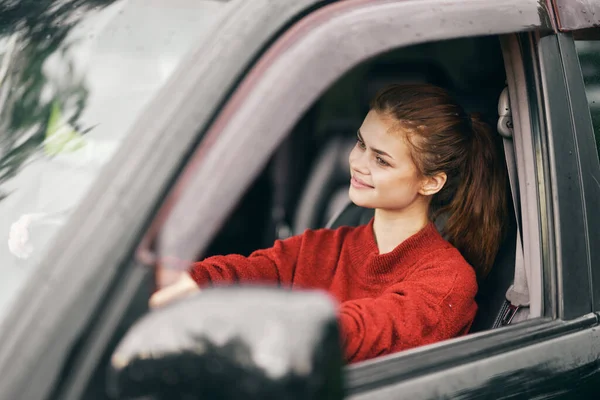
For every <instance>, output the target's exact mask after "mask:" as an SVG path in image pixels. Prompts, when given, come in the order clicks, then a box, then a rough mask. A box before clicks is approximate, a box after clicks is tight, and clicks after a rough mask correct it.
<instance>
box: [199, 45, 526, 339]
mask: <svg viewBox="0 0 600 400" xmlns="http://www.w3.org/2000/svg"><path fill="white" fill-rule="evenodd" d="M392 83H432V84H435V85H438V86H441V87H444V88H445V89H447V90H449V92H450V93H451V94H452V95H453V96H454V97H455V98H456V99H457V101H458V102H459V103H460V104H461V105H462V106H463V107H464V108H465V110H466V111H467V112H469V113H474V112H475V113H479V114H481V116H482V117H483V119H484V120H485V121H486V122H487V123H488V124H490V126H491V127H493V128H495V127H496V125H497V121H498V100H499V97H500V93H501V92H502V90H503V89H504V88H505V86H506V75H505V70H504V63H503V59H502V52H501V48H500V43H499V40H498V38H497V37H478V38H465V39H455V40H450V41H441V42H433V43H426V44H420V45H415V46H411V47H407V48H402V49H398V50H394V51H391V52H389V53H387V54H383V55H381V56H379V57H376V58H374V59H371V60H369V61H367V62H365V63H363V64H361V65H359V66H357V67H356V68H354V69H352V70H351V71H349V72H348V73H347V74H346V75H344V76H343V77H342V78H340V79H339V80H338V81H337V82H336V83H335V84H334V85H333V86H332V87H330V88H329V90H328V91H327V92H326V93H324V94H323V95H322V96H321V98H320V99H319V100H318V101H317V102H316V103H315V104H314V105H313V106H312V107H311V108H310V109H309V110H308V111H307V112H306V113H305V115H304V117H303V118H302V119H301V120H300V121H299V122H298V123H297V124H296V126H295V128H294V129H293V130H292V132H291V133H290V135H288V137H287V139H286V140H285V142H284V143H282V144H281V145H280V146H279V148H278V150H277V152H276V153H275V154H274V156H273V158H272V160H271V162H270V163H269V165H268V166H267V168H265V170H264V172H263V173H262V174H261V176H260V177H259V178H258V179H257V181H256V182H255V184H254V185H253V186H252V187H251V189H250V190H249V191H248V193H247V194H246V196H245V197H244V198H243V200H242V201H241V202H240V203H239V205H238V207H237V209H236V211H235V212H234V213H233V215H232V216H231V217H230V219H229V221H228V222H227V223H226V224H225V225H224V226H225V227H224V228H223V229H222V231H221V233H220V234H219V235H218V236H217V237H216V239H215V240H214V242H213V243H212V245H211V246H210V247H209V249H208V251H207V254H205V255H204V257H206V256H208V255H213V254H230V253H238V254H249V253H250V252H252V251H253V250H256V249H259V248H265V247H270V246H271V245H272V244H273V242H274V240H276V239H282V238H285V237H288V236H290V235H296V234H301V233H302V232H303V231H304V230H306V229H318V228H325V227H331V228H335V227H339V226H342V225H349V226H355V225H360V224H365V223H367V222H368V221H369V219H370V218H371V217H372V216H373V210H369V209H362V208H360V207H357V206H355V205H353V204H351V203H350V201H349V198H348V187H349V180H350V174H349V168H348V154H349V152H350V150H351V149H352V147H353V146H354V145H355V143H356V131H357V129H358V128H359V127H360V124H361V123H362V119H363V118H364V116H365V115H366V113H367V112H368V109H369V101H370V99H372V98H373V97H374V96H375V94H376V93H377V91H378V90H380V89H381V88H383V87H384V86H386V85H388V84H392ZM498 142H499V147H500V151H501V150H502V149H501V147H502V141H501V138H500V135H498ZM507 188H508V190H510V187H509V186H508V182H507ZM507 201H508V202H509V213H508V215H509V219H508V220H507V221H506V234H505V238H504V240H503V243H502V244H501V247H500V250H499V252H498V255H497V257H496V261H495V265H494V267H493V269H492V272H491V273H490V275H489V276H488V277H487V278H486V279H485V280H484V281H482V282H480V283H479V285H480V289H479V293H478V298H477V303H478V305H479V311H478V314H477V317H476V320H475V321H474V323H473V326H472V328H471V332H478V331H482V330H486V329H491V328H492V327H496V326H499V325H500V324H499V322H500V319H501V318H502V314H503V310H502V307H503V304H504V302H505V294H506V291H507V289H508V288H509V286H510V285H511V283H512V281H513V276H514V262H515V241H516V234H517V226H516V222H515V217H514V209H513V206H512V202H511V199H510V196H509V198H508V199H507ZM436 223H438V221H436ZM440 224H441V222H440V223H439V224H438V227H441V225H440ZM257 232H260V234H258V235H257V234H256V233H257Z"/></svg>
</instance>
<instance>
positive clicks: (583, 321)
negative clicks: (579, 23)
mask: <svg viewBox="0 0 600 400" xmlns="http://www.w3.org/2000/svg"><path fill="white" fill-rule="evenodd" d="M363 3H366V1H364V0H347V1H345V2H343V3H340V4H334V5H331V6H328V7H332V8H333V9H334V11H335V12H336V13H337V14H336V13H332V14H330V15H328V17H331V16H332V15H340V14H341V10H343V9H344V7H349V8H350V7H351V6H353V5H360V4H363ZM381 4H384V5H390V4H396V3H394V2H391V1H390V2H381V3H378V5H381ZM512 4H513V5H514V6H515V7H516V6H517V5H516V3H512ZM402 5H403V6H404V7H407V8H406V9H405V10H404V11H407V10H409V9H410V8H409V7H415V8H416V9H417V10H418V12H416V11H415V10H411V11H415V14H416V15H419V12H423V11H424V10H425V9H426V10H427V11H428V12H429V13H430V14H429V18H430V19H428V20H427V22H428V26H427V27H428V28H431V27H432V25H431V24H432V23H433V22H434V21H435V18H434V16H435V17H437V18H440V19H438V20H437V21H436V22H437V23H438V24H440V23H441V20H444V18H441V15H442V14H441V11H440V9H438V8H435V7H433V5H435V4H434V3H428V4H423V3H422V2H421V3H418V2H411V1H406V2H402ZM538 5H539V4H538V3H537V2H536V3H535V9H536V12H538V11H539V8H538ZM472 6H474V4H471V3H469V4H468V5H465V6H464V7H462V6H457V7H461V11H462V18H463V19H464V22H465V23H467V24H469V25H471V26H477V27H478V29H480V30H479V31H470V33H466V34H465V32H464V31H460V32H462V35H464V36H471V35H477V34H499V33H513V32H519V31H531V30H533V29H536V28H538V29H542V30H546V31H548V30H549V29H550V27H549V25H546V23H545V22H546V21H543V20H542V19H540V20H538V22H536V23H534V24H533V25H531V24H529V25H528V26H520V25H519V26H517V25H511V24H510V23H507V25H502V26H505V29H506V30H500V31H499V32H497V31H495V30H494V29H497V27H494V28H492V29H490V27H489V25H486V26H485V27H484V26H483V25H484V24H486V22H482V21H478V22H476V21H474V20H475V18H474V16H475V15H476V14H470V13H469V12H468V11H467V12H465V10H468V9H469V7H472ZM475 6H479V7H489V10H493V11H498V10H497V9H496V8H495V5H488V6H486V5H485V4H475ZM529 6H533V2H531V3H529ZM370 7H377V5H375V4H371V5H370ZM419 7H421V8H419ZM523 7H527V5H523V4H522V2H519V4H518V8H517V9H516V10H517V11H521V10H522V9H523ZM322 11H323V10H319V11H317V13H319V12H322ZM470 11H474V10H473V9H471V10H470ZM388 12H389V10H388ZM478 13H479V14H477V15H481V9H479V10H478ZM363 16H364V15H363ZM444 16H447V14H446V15H444ZM310 17H311V16H309V17H307V18H310ZM386 17H387V18H388V19H387V20H386V22H388V23H389V21H391V20H392V18H391V16H390V15H386ZM507 17H508V16H502V18H499V17H498V15H497V13H496V15H495V18H497V19H499V20H502V21H508V20H510V18H507ZM315 18H320V22H321V23H322V24H326V23H331V19H329V20H326V18H325V17H324V16H323V15H319V16H318V17H315ZM457 18H458V19H459V20H460V18H461V17H457ZM412 22H413V24H414V20H413V21H412ZM512 22H514V21H512ZM471 23H472V24H471ZM503 23H504V22H503ZM536 24H537V25H536ZM322 27H323V26H318V27H314V26H313V27H311V26H310V25H309V24H308V23H307V22H305V21H304V24H301V25H300V27H298V26H296V27H295V28H293V29H292V31H291V32H292V33H290V32H287V33H286V34H290V35H292V34H296V35H301V34H306V33H308V32H315V31H316V29H320V28H322ZM436 27H439V26H434V27H433V28H434V29H430V30H435V28H436ZM309 28H311V29H312V30H310V29H309ZM454 29H456V30H458V28H457V27H456V26H455V27H454ZM444 32H445V33H444V34H445V36H442V37H436V36H435V35H432V36H428V34H427V33H420V32H418V33H420V35H417V36H416V37H418V38H419V39H418V40H415V41H412V42H406V43H398V42H394V45H393V48H398V47H403V46H406V45H409V44H415V43H417V42H424V41H433V40H441V39H448V38H450V37H452V38H454V37H459V36H452V35H451V34H448V32H447V31H444ZM460 32H459V33H460ZM437 33H438V34H439V32H437ZM457 35H458V34H457ZM284 36H285V35H284ZM292 44H293V43H288V42H285V41H284V40H282V41H281V42H277V43H276V44H275V45H274V47H273V48H271V49H270V51H268V52H267V53H266V55H265V57H264V58H263V59H261V60H259V62H258V64H257V65H256V66H255V68H254V69H253V70H252V71H251V72H250V74H249V75H248V76H247V78H246V80H244V81H243V82H242V83H241V85H240V87H239V88H238V91H237V92H236V93H234V94H233V96H232V98H231V100H230V102H229V103H227V104H226V105H225V107H224V110H223V111H222V113H221V114H220V115H219V117H218V118H217V119H216V120H215V123H214V125H213V126H212V127H211V128H210V129H209V131H208V133H207V137H206V142H204V143H201V144H200V146H199V148H198V149H197V150H196V153H195V155H194V156H192V161H191V163H190V164H189V165H188V166H187V168H186V169H185V170H184V172H183V174H182V176H181V177H180V180H179V182H178V183H177V184H176V185H175V189H174V191H173V193H174V194H173V195H172V196H171V197H170V198H169V200H168V201H167V204H168V207H174V208H172V209H168V210H166V211H165V210H163V211H164V213H167V214H168V213H169V212H170V213H171V214H170V215H169V216H168V217H167V218H173V220H171V221H170V222H171V223H173V222H175V224H174V226H177V227H178V228H181V227H182V226H185V228H184V229H178V230H177V232H178V233H179V234H178V235H176V241H182V242H181V243H183V242H185V241H186V239H185V237H186V236H187V237H193V240H194V242H195V244H194V245H192V244H190V246H192V248H191V251H190V254H198V253H200V252H201V251H202V248H203V246H206V245H207V243H208V242H209V240H210V238H212V237H213V236H214V234H215V233H216V232H217V231H218V229H219V227H220V226H221V224H222V223H223V222H224V219H225V218H226V216H227V212H226V211H227V210H228V209H230V208H231V206H232V204H234V203H235V202H236V201H237V200H239V198H240V196H241V194H242V193H243V192H244V189H245V187H247V185H248V184H249V182H250V181H252V178H253V177H254V176H256V175H257V174H258V173H259V171H260V170H261V168H262V166H264V163H265V162H266V159H265V160H255V161H254V162H248V161H247V160H240V159H237V160H236V162H238V163H239V162H243V164H242V165H241V166H242V168H241V170H243V171H241V172H240V173H239V174H240V176H238V177H237V178H236V180H235V181H233V182H231V178H232V177H231V176H227V181H228V183H229V184H231V185H233V186H235V187H236V188H237V190H232V189H231V188H221V189H219V187H218V184H215V185H210V188H207V186H206V183H207V182H209V180H208V178H210V179H212V180H214V181H215V182H216V183H219V184H222V182H224V178H225V177H226V175H225V174H223V171H219V169H223V168H222V167H223V164H218V163H217V164H214V163H215V160H223V157H224V156H225V157H226V154H227V152H230V153H232V152H231V151H230V149H229V150H228V145H230V144H232V142H233V140H234V139H235V140H237V141H238V143H236V145H237V146H244V145H248V143H247V142H244V140H248V138H243V137H242V136H244V133H242V132H243V131H244V129H245V128H246V127H247V125H245V123H247V122H248V118H249V116H254V117H255V118H256V119H260V118H258V117H256V114H255V113H256V111H257V108H256V107H258V106H259V105H262V106H263V107H265V108H268V106H269V105H270V103H268V101H267V102H266V103H267V104H265V93H267V92H266V91H265V90H266V89H265V88H263V89H262V91H258V94H257V93H255V92H253V91H254V90H256V87H255V85H259V84H260V83H261V79H263V78H261V76H263V74H265V73H266V72H265V71H268V68H269V63H271V62H273V61H276V59H277V58H276V57H277V52H278V51H279V52H281V53H282V54H284V55H286V54H287V55H288V56H289V54H294V53H293V46H292ZM273 49H275V50H273ZM313 50H314V49H313ZM380 50H381V49H380ZM376 53H377V54H379V53H380V51H377V52H376ZM371 55H373V54H371ZM364 57H365V58H368V56H367V55H364ZM532 57H534V56H532ZM295 60H296V62H297V63H300V60H302V58H298V57H296V58H295ZM304 62H306V60H304ZM356 62H358V61H356ZM346 67H347V68H350V67H349V66H346ZM288 72H289V70H288ZM337 72H338V76H339V74H341V72H342V71H341V70H339V71H337ZM320 79H322V77H321V78H320ZM269 83H270V85H273V84H274V83H275V80H273V79H271V80H269ZM330 83H332V82H327V85H328V84H330ZM323 85H324V87H325V86H327V85H325V84H323ZM270 87H272V86H270ZM324 87H319V88H318V89H315V88H313V90H315V91H316V92H319V91H322V90H324ZM535 90H537V88H536V87H535V85H534V92H533V96H532V97H531V101H532V103H535V100H534V99H537V98H538V94H537V92H536V91H535ZM253 96H254V97H253ZM314 96H317V94H314ZM312 100H314V97H313V98H312ZM293 101H298V102H299V103H301V102H304V103H303V105H302V106H300V107H299V110H296V112H295V114H294V115H296V113H297V114H298V115H300V113H301V112H300V111H301V110H304V109H305V108H306V107H308V106H309V104H310V102H309V101H307V100H306V99H301V100H297V99H295V100H293ZM246 102H248V103H246ZM258 102H260V104H258ZM248 104H251V106H248ZM303 107H304V108H303ZM283 114H285V113H283ZM541 114H542V113H541V112H540V115H541ZM240 115H242V116H241V117H240ZM288 117H289V115H288ZM240 121H242V122H244V123H242V122H240ZM263 122H264V121H263ZM270 122H272V121H270ZM257 123H258V122H257ZM286 123H287V125H285V124H286ZM283 124H284V125H283V126H281V125H280V126H277V127H276V128H274V129H276V130H281V131H286V129H290V128H291V126H289V125H290V121H289V120H288V121H287V122H285V121H284V122H283ZM258 126H260V125H258ZM540 126H542V125H541V124H540ZM241 128H244V129H241ZM253 129H258V128H257V125H251V126H250V127H249V129H247V130H248V131H252V130H253ZM258 131H261V132H264V130H260V129H258ZM282 135H283V136H284V135H285V134H282ZM280 139H282V138H279V139H273V138H272V139H271V140H272V142H271V143H262V144H260V145H261V146H264V147H259V148H258V149H259V150H260V151H263V152H269V151H273V150H274V149H275V148H276V146H277V144H278V143H279V141H278V140H280ZM265 140H266V139H265ZM219 146H222V147H219ZM252 149H253V150H256V149H257V148H255V147H252ZM233 153H234V154H235V155H236V156H239V154H241V153H236V152H233ZM231 161H232V160H229V159H228V160H227V161H225V162H226V165H230V164H228V163H230V162H231ZM211 163H213V167H211V166H210V164H211ZM217 166H218V167H217ZM238 167H239V165H238ZM539 171H542V172H543V171H545V170H544V168H543V166H541V165H540V166H538V170H537V171H536V173H540V172H539ZM544 176H545V175H544ZM534 184H535V182H534ZM220 190H221V191H220ZM202 193H204V194H202ZM549 195H551V193H550V194H549ZM199 196H200V197H199ZM213 196H214V197H213ZM178 207H179V209H177V208H178ZM199 207H203V208H205V209H206V210H211V211H210V214H208V213H206V212H204V213H197V212H195V213H193V214H190V213H189V210H191V209H195V210H198V208H199ZM219 208H220V209H219ZM549 211H550V212H551V211H552V210H549ZM190 215H194V216H195V217H197V219H196V221H191V219H192V218H189V216H190ZM161 222H164V221H161ZM190 222H191V224H190ZM194 224H196V225H195V226H194ZM153 233H156V231H154V232H153ZM146 239H147V240H146V242H145V244H146V245H149V243H151V242H152V240H153V239H155V238H154V237H151V236H150V237H147V238H146ZM188 240H189V239H188ZM549 243H550V244H551V243H552V242H548V243H546V245H547V246H548V244H549ZM196 244H197V245H198V246H197V247H193V246H195V245H196ZM138 254H139V255H140V256H141V257H142V258H144V259H145V260H146V262H155V261H156V259H155V258H153V257H154V255H153V254H152V251H151V249H150V248H149V247H146V248H142V249H141V250H140V252H139V253H138ZM191 257H192V256H190V259H191ZM547 259H548V257H546V260H547ZM550 261H552V260H550ZM544 268H547V269H550V271H546V273H545V274H544V275H548V274H547V273H548V272H549V274H550V275H552V274H556V272H555V271H552V268H554V266H553V264H552V265H549V266H545V267H544ZM558 275H560V274H558ZM559 278H560V277H559ZM559 278H557V279H558V280H559V281H560V279H559ZM544 279H545V280H544V287H545V288H548V287H549V286H550V285H552V286H553V283H554V281H551V282H550V283H546V279H547V278H546V277H544ZM555 294H556V293H555V291H551V292H550V295H551V296H554V295H555ZM554 304H555V303H553V302H552V301H550V302H548V304H547V306H548V307H549V308H548V310H549V312H548V313H547V315H544V317H542V318H539V319H535V320H531V321H527V322H524V323H521V324H518V325H514V326H509V327H506V328H503V329H501V330H495V331H488V332H482V333H481V334H476V335H470V336H468V337H465V338H460V339H453V340H451V341H446V342H443V343H438V344H436V345H432V346H427V347H423V348H419V349H414V350H411V351H407V352H404V353H400V354H395V355H390V356H388V357H384V358H380V359H377V360H372V361H368V362H366V363H361V364H359V365H355V366H351V367H349V369H348V380H349V390H350V391H351V393H359V392H360V391H361V390H368V388H369V387H372V386H373V385H378V384H382V383H383V382H387V381H389V380H390V379H393V380H397V379H408V378H409V377H415V376H418V374H423V373H426V372H431V371H432V368H433V369H436V368H437V369H438V370H439V369H440V368H448V367H449V366H451V365H460V364H463V363H468V362H471V361H473V360H477V359H481V358H482V357H488V356H490V355H493V354H499V353H502V352H504V351H507V350H508V349H516V348H519V347H523V346H527V345H529V344H532V343H538V342H540V341H544V340H546V339H549V338H552V337H556V336H557V335H564V334H566V333H568V332H573V331H576V330H580V329H582V326H591V325H593V324H594V323H595V322H596V318H595V316H593V315H587V314H586V313H582V314H580V315H579V317H580V318H578V319H574V320H572V321H562V320H556V319H553V318H556V317H557V312H556V311H555V310H554V309H553V308H552V307H553V305H554ZM434 359H435V360H436V363H435V364H436V365H435V366H432V365H431V364H432V360H434ZM408 365H410V367H408Z"/></svg>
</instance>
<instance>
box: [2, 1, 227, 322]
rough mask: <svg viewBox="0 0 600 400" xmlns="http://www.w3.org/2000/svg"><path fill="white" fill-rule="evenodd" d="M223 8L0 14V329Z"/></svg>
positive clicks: (193, 5) (40, 8)
mask: <svg viewBox="0 0 600 400" xmlns="http://www.w3.org/2000/svg"><path fill="white" fill-rule="evenodd" d="M227 7H228V3H227V2H224V1H215V0H169V1H162V0H61V1H55V0H50V1H25V0H23V1H19V0H17V1H12V2H7V3H6V4H4V3H3V5H2V6H1V7H0V8H1V9H2V12H1V13H0V14H1V17H0V321H1V320H2V316H3V314H4V313H5V311H6V310H7V308H8V306H9V304H10V302H11V301H12V300H13V299H14V297H15V294H16V293H17V292H18V290H19V289H20V287H21V286H22V285H23V283H24V282H25V281H26V278H27V276H29V275H30V274H31V273H32V271H33V269H34V267H35V266H36V265H37V264H39V261H40V260H41V259H43V257H44V253H45V250H47V249H48V248H49V247H48V246H49V244H51V243H52V239H53V238H54V237H55V234H56V233H57V232H58V229H59V228H60V227H61V226H63V225H64V223H65V222H66V221H67V220H68V219H69V216H70V215H71V213H72V211H73V210H74V209H75V207H76V206H77V205H78V204H79V202H80V201H81V200H82V199H83V197H84V195H85V194H86V193H87V192H88V190H89V189H90V188H91V187H92V185H94V182H95V180H96V177H97V176H98V174H99V173H100V170H101V167H102V166H104V165H105V164H106V163H107V161H109V160H110V159H111V157H112V156H113V155H114V153H115V151H116V150H117V149H118V148H119V147H120V146H121V144H122V142H123V140H124V139H125V135H126V132H128V130H129V128H130V127H131V125H132V124H133V122H134V121H135V119H136V118H137V116H138V115H139V113H140V111H141V110H142V109H143V107H144V106H145V105H146V104H147V103H148V102H149V101H150V100H151V99H152V97H153V96H154V95H155V93H156V92H157V91H158V89H159V88H160V87H161V86H162V85H163V84H164V83H165V82H166V80H167V79H168V78H169V77H170V76H171V75H172V74H173V71H174V70H175V68H176V67H177V65H178V64H179V62H180V60H181V59H182V58H183V57H184V55H185V54H186V53H187V52H188V51H189V50H191V48H192V47H194V46H195V45H196V44H198V43H199V42H200V41H201V40H203V39H205V38H208V36H209V35H208V32H209V31H210V28H211V27H213V26H214V25H215V23H216V22H218V20H219V18H220V16H221V15H223V14H224V10H225V9H226V8H227Z"/></svg>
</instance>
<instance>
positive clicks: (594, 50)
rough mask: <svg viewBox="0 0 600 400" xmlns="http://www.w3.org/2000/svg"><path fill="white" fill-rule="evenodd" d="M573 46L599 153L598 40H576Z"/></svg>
mask: <svg viewBox="0 0 600 400" xmlns="http://www.w3.org/2000/svg"><path fill="white" fill-rule="evenodd" d="M575 46H576V48H577V55H578V56H579V63H580V64H581V72H582V74H583V81H584V83H585V93H586V95H587V100H588V105H589V107H590V114H591V116H592V124H593V126H594V136H595V138H596V149H597V150H598V153H599V154H600V40H578V41H576V42H575Z"/></svg>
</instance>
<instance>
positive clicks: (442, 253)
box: [417, 242, 476, 280]
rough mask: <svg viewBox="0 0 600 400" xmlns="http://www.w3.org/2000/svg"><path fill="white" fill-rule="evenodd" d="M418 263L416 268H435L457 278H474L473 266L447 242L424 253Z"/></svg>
mask: <svg viewBox="0 0 600 400" xmlns="http://www.w3.org/2000/svg"><path fill="white" fill-rule="evenodd" d="M418 264H419V266H418V267H417V269H435V270H437V271H438V272H439V273H445V272H446V273H448V274H452V275H456V276H457V278H461V279H466V280H476V277H475V270H474V268H473V266H472V265H471V264H469V263H468V262H467V260H466V259H465V258H464V257H463V255H462V254H461V253H460V251H458V249H457V248H456V247H454V246H452V244H450V243H448V242H445V245H443V246H440V247H438V248H437V249H435V250H433V251H431V252H429V253H428V254H426V255H424V256H423V257H422V258H421V260H420V261H419V263H418Z"/></svg>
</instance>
